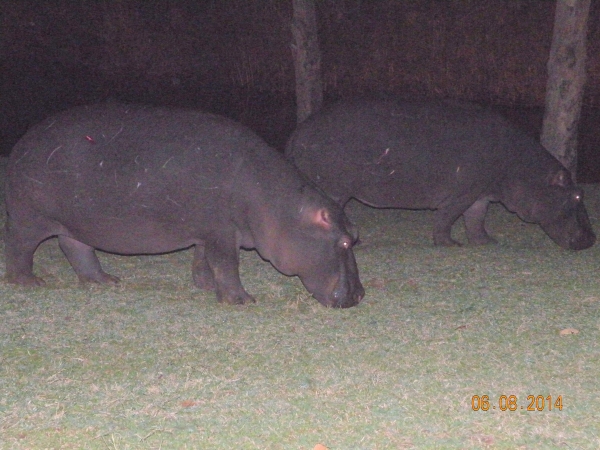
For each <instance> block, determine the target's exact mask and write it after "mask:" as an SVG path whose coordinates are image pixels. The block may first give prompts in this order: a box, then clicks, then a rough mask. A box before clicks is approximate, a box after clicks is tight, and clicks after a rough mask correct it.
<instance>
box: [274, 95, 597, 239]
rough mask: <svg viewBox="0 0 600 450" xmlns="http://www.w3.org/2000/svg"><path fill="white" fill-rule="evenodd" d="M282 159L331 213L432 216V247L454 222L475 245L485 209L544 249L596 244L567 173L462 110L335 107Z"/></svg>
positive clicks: (482, 112) (369, 104)
mask: <svg viewBox="0 0 600 450" xmlns="http://www.w3.org/2000/svg"><path fill="white" fill-rule="evenodd" d="M286 156H287V157H288V158H289V159H290V161H292V162H293V163H294V164H295V165H296V166H297V167H298V168H299V169H300V170H301V171H302V172H304V174H306V175H307V176H308V177H309V178H310V179H312V180H313V181H315V182H316V184H317V185H319V186H320V187H321V188H322V189H323V190H324V191H325V192H327V193H328V194H329V195H330V196H331V197H332V198H333V199H335V200H336V201H338V202H339V203H340V205H342V206H343V205H344V204H345V203H346V202H347V201H348V200H349V199H350V198H355V199H357V200H359V201H361V202H363V203H365V204H367V205H370V206H375V207H387V208H407V209H433V210H436V212H435V215H434V224H433V240H434V242H435V244H436V245H457V244H458V243H457V242H455V241H454V240H453V239H452V237H451V228H452V225H453V224H454V222H455V221H456V220H457V219H458V218H459V217H460V216H461V215H462V216H463V217H464V219H465V226H466V232H467V238H468V240H469V242H470V243H472V244H485V243H488V242H490V241H492V240H493V239H492V238H491V237H490V236H489V235H488V233H487V232H486V229H485V226H484V219H485V215H486V212H487V209H488V205H489V203H490V202H501V203H502V204H503V205H504V206H505V207H506V208H507V209H508V210H509V211H512V212H515V213H517V214H518V216H519V217H520V218H521V219H523V220H524V221H526V222H533V223H537V224H539V225H540V226H541V227H542V229H543V230H544V231H545V232H546V233H547V234H548V236H550V238H551V239H552V240H554V242H556V243H557V244H558V245H560V246H561V247H563V248H566V249H573V250H581V249H585V248H588V247H590V246H592V245H593V244H594V241H595V239H596V237H595V235H594V232H593V231H592V228H591V225H590V221H589V219H588V215H587V212H586V209H585V206H584V204H583V191H582V190H581V189H580V188H578V187H577V186H575V185H574V183H573V181H572V178H571V174H570V173H569V171H567V170H566V169H565V168H564V167H563V166H562V165H561V164H560V163H559V162H558V160H557V159H556V158H554V157H553V156H552V155H551V154H550V153H548V152H547V151H546V149H544V148H543V147H542V145H541V144H540V143H539V142H537V141H536V140H535V139H534V138H533V137H530V136H528V135H527V134H526V133H524V132H522V131H520V130H518V129H516V128H515V127H513V126H511V125H510V124H509V123H508V122H507V121H506V120H505V119H503V118H502V117H500V116H499V115H498V114H496V113H493V112H491V111H489V110H487V109H485V108H481V107H478V106H476V105H469V104H462V105H460V104H450V103H445V102H432V101H422V102H397V101H391V100H360V101H346V102H341V103H338V104H336V105H334V106H332V107H331V108H329V109H325V110H323V111H322V112H320V113H317V114H316V115H314V116H312V117H310V118H309V119H308V120H306V121H305V122H303V123H302V124H300V125H299V126H298V128H297V130H296V131H295V132H294V133H293V135H292V136H291V138H290V139H289V142H288V144H287V148H286Z"/></svg>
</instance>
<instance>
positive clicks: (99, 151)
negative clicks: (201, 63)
mask: <svg viewBox="0 0 600 450" xmlns="http://www.w3.org/2000/svg"><path fill="white" fill-rule="evenodd" d="M6 205H7V215H8V218H7V223H6V239H5V242H6V278H7V280H8V281H9V282H12V283H17V284H22V285H34V286H35V285H42V284H43V283H44V282H43V280H42V279H40V278H38V277H37V276H35V275H34V274H33V270H32V269H33V256H34V253H35V250H36V248H37V246H38V245H39V243H40V242H42V241H43V240H45V239H47V238H49V237H53V236H56V237H58V241H59V245H60V247H61V249H62V250H63V252H64V253H65V255H66V257H67V259H68V260H69V262H70V264H71V265H72V267H73V269H74V270H75V272H76V273H77V275H78V277H79V279H80V280H81V281H83V282H96V283H116V282H117V281H118V278H117V277H115V276H113V275H109V274H107V273H105V272H104V271H103V270H102V268H101V267H100V263H99V261H98V258H97V256H96V254H95V250H96V249H101V250H104V251H108V252H113V253H118V254H155V253H164V252H169V251H174V250H178V249H182V248H186V247H190V246H192V245H193V246H194V261H193V265H192V276H193V279H194V282H195V283H196V285H197V286H199V287H201V288H207V289H214V290H215V291H216V294H217V298H218V299H219V301H223V302H227V303H246V302H250V301H254V299H253V298H252V297H251V296H250V295H249V294H248V293H247V292H246V291H245V290H244V288H243V287H242V285H241V282H240V279H239V271H238V265H239V249H240V248H241V247H244V248H248V249H251V248H254V249H256V250H257V251H258V252H259V253H260V254H261V256H262V257H263V258H265V259H267V260H269V261H270V262H271V263H272V264H273V266H275V268H276V269H278V270H279V271H280V272H282V273H284V274H286V275H297V276H298V277H300V280H301V281H302V283H303V284H304V285H305V287H306V288H307V289H308V290H309V292H311V293H312V294H313V296H315V298H317V300H319V301H320V302H321V303H323V304H324V305H326V306H333V307H349V306H354V305H356V304H358V302H359V301H360V300H361V299H362V297H363V296H364V289H363V287H362V285H361V283H360V280H359V278H358V269H357V267H356V261H355V259H354V254H353V251H352V246H353V244H354V242H355V241H356V239H357V234H356V231H355V229H354V227H353V226H352V224H351V223H350V221H349V220H348V219H347V217H346V216H345V215H344V213H343V211H342V209H341V208H340V206H339V205H337V204H336V203H334V202H333V201H332V200H331V199H329V198H328V197H327V196H325V195H323V194H322V193H321V191H319V190H318V189H316V188H315V187H314V186H313V185H312V184H311V183H308V182H307V181H306V180H305V178H304V177H302V176H301V175H300V174H299V172H298V171H297V169H296V168H295V167H294V166H293V165H291V164H290V163H289V162H287V161H286V160H285V159H284V158H283V156H282V155H280V154H279V153H277V152H276V151H275V150H273V149H271V148H270V147H268V146H267V145H266V144H265V143H264V142H263V141H262V140H261V139H260V138H258V137H257V136H256V135H255V134H254V133H252V132H251V131H250V130H248V129H247V128H245V127H243V126H241V125H239V124H237V123H235V122H232V121H230V120H228V119H225V118H222V117H218V116H214V115H211V114H205V113H201V112H194V111H188V110H180V109H167V108H150V107H143V106H133V105H119V104H106V105H94V106H87V107H80V108H74V109H72V110H69V111H66V112H64V113H61V114H58V115H56V116H53V117H50V118H49V119H47V120H46V121H44V122H42V123H41V124H39V125H37V126H35V127H33V128H32V129H31V130H30V131H29V132H28V133H27V134H26V135H25V136H24V137H23V138H22V139H21V140H20V141H19V143H17V145H16V146H15V148H14V149H13V152H12V153H11V155H10V158H9V164H8V169H7V180H6Z"/></svg>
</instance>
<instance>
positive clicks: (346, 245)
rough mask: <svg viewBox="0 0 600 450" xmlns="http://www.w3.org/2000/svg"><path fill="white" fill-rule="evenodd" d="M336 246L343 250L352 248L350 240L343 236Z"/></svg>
mask: <svg viewBox="0 0 600 450" xmlns="http://www.w3.org/2000/svg"><path fill="white" fill-rule="evenodd" d="M338 245H339V246H340V247H341V248H343V249H344V250H349V249H350V248H352V240H351V239H350V237H348V236H343V237H342V238H341V239H340V240H339V242H338Z"/></svg>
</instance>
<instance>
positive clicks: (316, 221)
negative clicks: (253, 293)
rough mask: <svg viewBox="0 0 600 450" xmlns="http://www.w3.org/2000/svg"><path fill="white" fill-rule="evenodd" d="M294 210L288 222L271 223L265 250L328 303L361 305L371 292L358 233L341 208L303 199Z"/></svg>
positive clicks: (278, 266) (277, 265) (264, 253)
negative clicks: (361, 267) (359, 258)
mask: <svg viewBox="0 0 600 450" xmlns="http://www.w3.org/2000/svg"><path fill="white" fill-rule="evenodd" d="M305 200H306V199H305ZM288 214H291V215H290V216H289V217H288V218H287V220H285V221H284V224H283V225H284V226H281V225H280V226H278V227H275V226H272V227H270V233H269V234H270V235H271V236H270V238H269V239H268V242H265V243H263V245H261V246H260V247H257V248H258V251H259V253H260V254H261V255H262V256H263V257H265V258H266V259H268V260H269V261H270V262H271V264H273V266H275V268H276V269H277V270H279V271H280V272H282V273H284V274H285V275H297V276H298V277H299V278H300V280H301V281H302V284H304V287H306V289H307V290H308V291H309V292H310V293H311V294H312V295H313V296H314V297H315V298H316V299H317V300H318V301H319V302H320V303H321V304H323V305H324V306H328V307H333V308H349V307H351V306H355V305H357V304H358V303H359V302H360V301H361V300H362V298H363V297H364V295H365V290H364V289H363V286H362V284H361V282H360V279H359V277H358V268H357V266H356V260H355V259H354V253H353V251H352V247H353V245H354V244H355V243H356V241H357V239H358V234H357V232H356V230H355V229H354V227H353V226H352V224H351V223H350V221H349V220H348V218H347V217H346V215H345V214H344V212H343V211H342V209H341V207H339V206H338V205H336V204H335V203H333V202H325V203H323V202H314V201H303V202H302V203H301V204H300V205H299V206H298V207H297V208H296V210H295V211H290V212H289V213H288ZM271 225H274V224H273V223H272V224H271ZM261 247H262V248H261Z"/></svg>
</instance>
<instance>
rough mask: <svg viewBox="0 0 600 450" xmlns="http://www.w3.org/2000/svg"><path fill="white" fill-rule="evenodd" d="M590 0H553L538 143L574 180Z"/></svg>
mask: <svg viewBox="0 0 600 450" xmlns="http://www.w3.org/2000/svg"><path fill="white" fill-rule="evenodd" d="M589 9H590V0H556V12H555V18H554V31H553V33H552V44H551V48H550V57H549V59H548V82H547V85H546V107H545V111H544V124H543V126H542V137H541V142H542V145H543V146H544V147H546V149H547V150H548V151H549V152H550V153H552V154H553V155H554V156H556V158H558V160H559V161H560V162H562V163H563V165H564V166H565V167H566V168H567V169H569V170H570V171H571V174H572V176H573V179H574V180H575V176H576V170H577V128H578V125H579V118H580V115H581V105H582V102H583V89H584V85H585V79H586V67H585V63H586V40H587V20H588V16H589Z"/></svg>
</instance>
